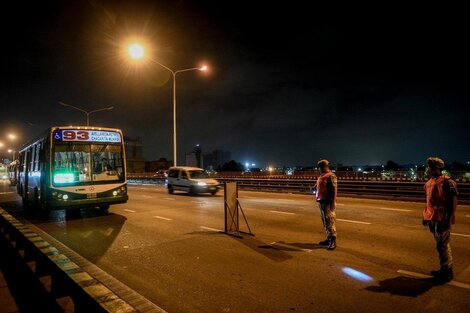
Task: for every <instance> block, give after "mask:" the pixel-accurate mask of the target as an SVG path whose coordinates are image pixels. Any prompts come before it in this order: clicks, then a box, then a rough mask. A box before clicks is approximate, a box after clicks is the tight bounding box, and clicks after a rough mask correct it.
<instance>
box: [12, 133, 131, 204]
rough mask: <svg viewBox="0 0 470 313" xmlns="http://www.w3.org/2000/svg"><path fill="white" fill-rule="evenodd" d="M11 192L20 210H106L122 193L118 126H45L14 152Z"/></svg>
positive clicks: (122, 200) (121, 198) (123, 199)
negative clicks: (17, 198) (14, 183)
mask: <svg viewBox="0 0 470 313" xmlns="http://www.w3.org/2000/svg"><path fill="white" fill-rule="evenodd" d="M18 160H19V165H18V183H17V191H18V194H19V195H20V196H21V197H22V199H23V208H24V209H25V210H31V209H41V210H43V211H48V210H55V209H73V208H83V207H96V208H99V209H100V210H101V211H103V212H107V211H108V209H109V206H110V205H111V204H118V203H125V202H127V200H128V196H127V179H126V155H125V149H124V137H123V134H122V132H121V130H119V129H111V128H102V127H89V126H80V127H78V126H75V127H74V126H69V127H51V128H49V129H47V131H46V132H45V133H44V134H43V135H42V136H40V137H38V138H36V139H35V140H33V141H31V143H30V144H28V145H26V146H25V147H23V148H22V149H21V151H20V153H19V158H18Z"/></svg>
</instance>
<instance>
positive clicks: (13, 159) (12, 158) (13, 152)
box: [8, 149, 16, 162]
mask: <svg viewBox="0 0 470 313" xmlns="http://www.w3.org/2000/svg"><path fill="white" fill-rule="evenodd" d="M15 152H16V151H15V150H13V149H8V153H11V161H12V162H13V161H15Z"/></svg>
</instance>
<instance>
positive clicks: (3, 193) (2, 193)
mask: <svg viewBox="0 0 470 313" xmlns="http://www.w3.org/2000/svg"><path fill="white" fill-rule="evenodd" d="M8 193H14V192H13V191H6V192H0V195H6V194H8Z"/></svg>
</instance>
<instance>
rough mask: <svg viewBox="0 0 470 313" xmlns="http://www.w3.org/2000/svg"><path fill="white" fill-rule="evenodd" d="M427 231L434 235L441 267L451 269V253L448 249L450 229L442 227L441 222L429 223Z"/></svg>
mask: <svg viewBox="0 0 470 313" xmlns="http://www.w3.org/2000/svg"><path fill="white" fill-rule="evenodd" d="M428 226H429V230H430V231H431V233H433V234H434V239H435V240H436V249H437V253H438V254H439V262H440V264H441V267H452V251H451V249H450V227H449V228H446V227H444V223H443V222H439V221H430V222H429V223H428Z"/></svg>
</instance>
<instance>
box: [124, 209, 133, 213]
mask: <svg viewBox="0 0 470 313" xmlns="http://www.w3.org/2000/svg"><path fill="white" fill-rule="evenodd" d="M124 211H126V212H131V213H135V211H134V210H129V209H124Z"/></svg>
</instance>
